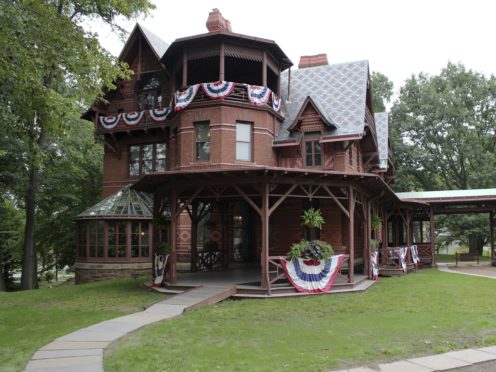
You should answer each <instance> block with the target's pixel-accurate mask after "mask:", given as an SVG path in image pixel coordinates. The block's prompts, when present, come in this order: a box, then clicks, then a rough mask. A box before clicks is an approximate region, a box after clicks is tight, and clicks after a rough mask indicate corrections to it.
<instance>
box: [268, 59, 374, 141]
mask: <svg viewBox="0 0 496 372" xmlns="http://www.w3.org/2000/svg"><path fill="white" fill-rule="evenodd" d="M289 76H291V82H290V87H291V91H290V94H289V97H288V92H287V87H288V83H289V82H288V77H289ZM368 77H369V65H368V62H367V61H358V62H350V63H341V64H336V65H324V66H318V67H309V68H304V69H299V70H296V71H292V72H291V75H289V74H288V73H283V74H282V76H281V86H282V87H283V88H282V89H281V90H282V98H283V100H284V106H283V107H284V112H283V113H284V116H285V121H284V122H283V124H282V126H281V130H280V131H279V135H278V138H277V140H284V139H286V138H289V137H291V135H290V132H289V131H288V128H289V127H290V126H291V125H292V124H293V122H294V119H295V118H296V116H297V115H298V113H299V111H300V108H301V106H302V104H303V102H304V101H305V100H306V98H307V97H309V96H310V97H311V98H312V99H313V100H314V103H315V102H316V101H317V102H318V105H319V106H320V108H319V110H320V111H321V112H324V113H326V114H327V115H328V117H329V118H332V121H333V123H334V125H335V127H336V129H334V130H333V131H332V133H330V135H336V136H343V135H349V134H360V135H361V134H362V133H363V130H364V118H365V107H366V96H367V81H368ZM284 87H285V88H284ZM329 129H330V128H329Z"/></svg>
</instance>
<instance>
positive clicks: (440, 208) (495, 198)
mask: <svg viewBox="0 0 496 372" xmlns="http://www.w3.org/2000/svg"><path fill="white" fill-rule="evenodd" d="M396 196H397V197H398V198H400V200H401V201H402V202H423V203H427V204H429V205H430V206H431V207H432V209H433V212H434V213H436V214H463V213H489V212H495V211H496V188H495V189H473V190H443V191H420V192H400V193H396Z"/></svg>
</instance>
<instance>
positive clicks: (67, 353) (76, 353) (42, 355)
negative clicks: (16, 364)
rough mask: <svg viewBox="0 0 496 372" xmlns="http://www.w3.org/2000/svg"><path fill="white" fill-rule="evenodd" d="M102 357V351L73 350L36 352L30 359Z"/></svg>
mask: <svg viewBox="0 0 496 372" xmlns="http://www.w3.org/2000/svg"><path fill="white" fill-rule="evenodd" d="M90 355H97V356H98V355H100V356H101V355H103V348H102V349H73V350H38V351H37V352H36V353H34V355H33V357H32V358H31V359H53V358H66V357H80V356H90Z"/></svg>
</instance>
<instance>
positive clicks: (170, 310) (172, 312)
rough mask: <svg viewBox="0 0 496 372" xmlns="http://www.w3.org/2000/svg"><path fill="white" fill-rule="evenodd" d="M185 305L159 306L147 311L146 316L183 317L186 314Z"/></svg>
mask: <svg viewBox="0 0 496 372" xmlns="http://www.w3.org/2000/svg"><path fill="white" fill-rule="evenodd" d="M184 309H185V306H184V305H166V304H157V305H153V306H151V307H150V308H148V309H146V310H145V313H146V314H150V313H151V314H162V315H169V316H170V317H174V316H178V315H181V314H182V313H183V312H184Z"/></svg>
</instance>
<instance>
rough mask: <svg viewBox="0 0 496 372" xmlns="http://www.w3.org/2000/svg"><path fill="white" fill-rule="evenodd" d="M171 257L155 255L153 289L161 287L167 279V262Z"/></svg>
mask: <svg viewBox="0 0 496 372" xmlns="http://www.w3.org/2000/svg"><path fill="white" fill-rule="evenodd" d="M168 259H169V255H166V256H163V255H161V254H160V255H159V254H156V253H155V263H154V267H153V273H154V274H155V275H154V276H155V278H154V279H153V283H152V287H160V286H161V285H162V282H163V281H164V278H165V272H166V266H167V260H168Z"/></svg>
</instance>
